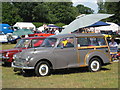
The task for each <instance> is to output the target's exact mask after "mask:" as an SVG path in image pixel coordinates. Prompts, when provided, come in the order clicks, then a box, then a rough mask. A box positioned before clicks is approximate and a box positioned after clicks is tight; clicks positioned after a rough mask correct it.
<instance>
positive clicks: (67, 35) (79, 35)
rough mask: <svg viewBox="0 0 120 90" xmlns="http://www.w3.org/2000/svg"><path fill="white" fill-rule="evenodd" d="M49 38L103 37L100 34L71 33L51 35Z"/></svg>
mask: <svg viewBox="0 0 120 90" xmlns="http://www.w3.org/2000/svg"><path fill="white" fill-rule="evenodd" d="M49 37H54V38H63V37H104V35H102V34H97V33H71V34H59V35H52V36H49Z"/></svg>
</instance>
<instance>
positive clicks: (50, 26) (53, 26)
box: [47, 25, 62, 28]
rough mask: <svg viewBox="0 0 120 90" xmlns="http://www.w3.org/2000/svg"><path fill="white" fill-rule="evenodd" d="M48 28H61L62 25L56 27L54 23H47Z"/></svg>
mask: <svg viewBox="0 0 120 90" xmlns="http://www.w3.org/2000/svg"><path fill="white" fill-rule="evenodd" d="M47 27H48V28H62V27H58V26H55V25H47Z"/></svg>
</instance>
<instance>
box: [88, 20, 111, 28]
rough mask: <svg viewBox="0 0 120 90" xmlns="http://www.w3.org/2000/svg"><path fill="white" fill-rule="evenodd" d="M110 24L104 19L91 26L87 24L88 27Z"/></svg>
mask: <svg viewBox="0 0 120 90" xmlns="http://www.w3.org/2000/svg"><path fill="white" fill-rule="evenodd" d="M108 25H110V24H108V23H106V22H103V21H98V22H96V23H94V24H92V25H90V26H87V27H99V26H108Z"/></svg>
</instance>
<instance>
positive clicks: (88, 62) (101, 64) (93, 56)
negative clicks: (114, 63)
mask: <svg viewBox="0 0 120 90" xmlns="http://www.w3.org/2000/svg"><path fill="white" fill-rule="evenodd" d="M93 58H98V59H99V60H100V62H101V65H103V64H104V62H103V60H102V58H101V57H99V56H93V57H92V58H90V59H89V62H88V64H89V63H90V62H91V60H92V59H93Z"/></svg>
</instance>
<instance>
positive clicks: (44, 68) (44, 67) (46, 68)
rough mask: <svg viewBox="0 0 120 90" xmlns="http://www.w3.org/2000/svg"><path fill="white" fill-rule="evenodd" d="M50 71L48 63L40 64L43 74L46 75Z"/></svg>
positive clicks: (40, 70) (41, 73) (40, 71)
mask: <svg viewBox="0 0 120 90" xmlns="http://www.w3.org/2000/svg"><path fill="white" fill-rule="evenodd" d="M48 72H49V68H48V66H47V65H46V64H42V65H40V68H39V73H40V75H41V76H45V75H47V74H48Z"/></svg>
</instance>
